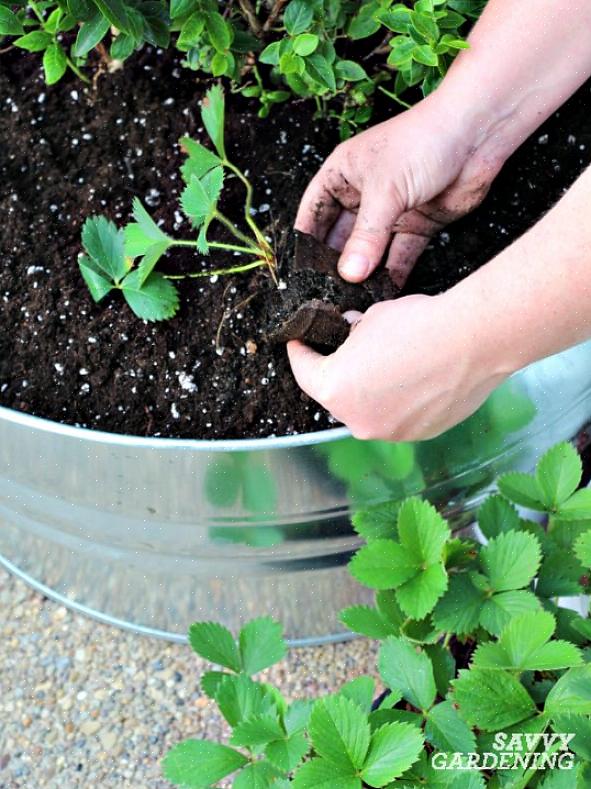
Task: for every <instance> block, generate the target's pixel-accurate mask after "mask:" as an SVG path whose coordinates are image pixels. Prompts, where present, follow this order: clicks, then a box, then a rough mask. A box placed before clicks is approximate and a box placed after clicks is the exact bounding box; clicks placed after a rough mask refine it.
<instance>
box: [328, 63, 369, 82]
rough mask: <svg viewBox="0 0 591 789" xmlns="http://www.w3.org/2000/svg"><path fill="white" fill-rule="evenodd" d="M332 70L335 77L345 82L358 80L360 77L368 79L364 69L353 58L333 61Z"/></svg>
mask: <svg viewBox="0 0 591 789" xmlns="http://www.w3.org/2000/svg"><path fill="white" fill-rule="evenodd" d="M334 71H335V74H336V76H337V79H344V80H346V81H347V82H359V80H362V79H369V77H368V75H367V72H366V70H365V69H364V68H363V66H360V65H359V63H355V61H354V60H338V61H337V62H336V63H335V66H334Z"/></svg>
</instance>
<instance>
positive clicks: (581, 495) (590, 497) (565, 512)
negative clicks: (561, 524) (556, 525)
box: [558, 488, 591, 521]
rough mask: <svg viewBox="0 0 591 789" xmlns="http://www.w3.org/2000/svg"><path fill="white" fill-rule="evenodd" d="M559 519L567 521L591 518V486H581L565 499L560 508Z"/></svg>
mask: <svg viewBox="0 0 591 789" xmlns="http://www.w3.org/2000/svg"><path fill="white" fill-rule="evenodd" d="M558 517H559V519H560V520H561V521H562V520H565V521H584V520H591V488H581V490H577V492H576V493H573V495H572V496H571V497H570V499H568V501H565V502H564V504H562V505H561V506H560V507H559V510H558Z"/></svg>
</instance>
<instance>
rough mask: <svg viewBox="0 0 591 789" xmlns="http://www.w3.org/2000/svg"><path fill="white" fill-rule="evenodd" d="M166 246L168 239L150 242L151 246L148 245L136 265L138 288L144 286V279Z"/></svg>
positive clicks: (167, 245)
mask: <svg viewBox="0 0 591 789" xmlns="http://www.w3.org/2000/svg"><path fill="white" fill-rule="evenodd" d="M168 247H169V243H168V241H160V242H157V243H156V244H152V246H151V247H148V249H147V250H146V254H145V255H144V256H143V258H142V259H141V261H140V263H139V265H138V267H137V284H138V285H139V287H140V288H142V287H143V286H144V284H145V283H146V280H147V279H148V277H149V276H150V274H151V273H152V271H153V270H154V267H155V266H156V264H157V263H158V261H159V260H160V258H161V257H162V255H163V254H164V253H165V252H166V250H167V249H168ZM124 288H125V286H124Z"/></svg>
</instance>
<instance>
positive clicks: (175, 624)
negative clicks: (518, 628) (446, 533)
mask: <svg viewBox="0 0 591 789" xmlns="http://www.w3.org/2000/svg"><path fill="white" fill-rule="evenodd" d="M590 420H591V343H585V344H583V345H580V346H577V347H576V348H572V349H570V350H569V351H566V352H564V353H562V354H559V355H557V356H554V357H551V358H550V359H545V360H544V361H542V362H538V363H537V364H535V365H532V366H531V367H529V368H527V369H526V370H524V371H522V372H521V373H519V374H518V375H516V376H513V378H511V379H510V380H509V381H508V382H506V383H505V384H504V385H503V386H502V387H501V388H500V389H499V390H497V391H496V392H495V393H494V394H493V395H492V396H491V397H490V398H489V400H488V401H487V403H485V405H484V406H483V407H482V408H481V409H480V410H479V411H478V413H477V414H475V415H474V416H472V417H471V418H470V419H468V420H466V422H464V423H463V424H461V425H459V426H458V427H457V428H454V429H453V430H451V431H449V432H448V433H446V434H445V435H443V436H441V437H440V438H437V439H434V440H432V441H427V442H420V443H416V444H388V443H385V442H360V441H356V440H355V439H353V438H351V437H350V435H349V434H348V432H347V431H346V430H345V429H335V430H328V431H324V432H321V433H315V434H308V435H305V436H289V437H284V438H269V439H254V440H242V441H240V440H237V441H197V440H195V441H190V440H173V439H160V438H153V439H146V438H136V437H132V436H119V435H114V434H108V433H100V432H95V431H88V430H82V429H79V428H72V427H67V426H64V425H59V424H56V423H53V422H48V421H46V420H42V419H38V418H36V417H31V416H27V415H24V414H20V413H17V412H15V411H10V410H7V409H0V557H3V559H0V561H2V560H3V561H4V563H5V564H6V566H8V567H9V569H11V570H12V571H14V572H18V573H19V574H21V576H23V577H24V578H25V580H27V581H28V582H30V583H31V582H32V583H34V584H37V585H38V586H39V587H40V588H42V590H43V592H44V593H45V594H53V595H55V596H57V597H59V599H61V600H62V601H63V602H65V603H66V604H70V605H75V606H77V607H78V608H79V609H80V610H83V611H84V612H85V613H90V614H94V615H96V616H98V617H99V618H102V619H103V620H104V621H111V622H113V623H115V624H119V625H126V626H128V627H132V628H135V629H137V630H138V632H144V633H145V632H148V633H153V634H154V635H160V636H165V637H166V636H168V637H171V638H181V637H182V636H183V634H184V633H185V631H186V629H187V626H188V624H189V623H190V622H192V621H194V620H196V619H200V618H215V619H219V620H221V621H224V622H225V623H226V624H227V625H228V626H230V627H232V628H236V627H238V625H239V624H240V622H242V621H244V620H245V619H248V618H250V617H252V616H256V615H260V614H271V615H273V616H275V617H278V618H280V619H281V620H282V621H283V622H284V623H285V626H286V631H287V635H288V636H289V638H290V639H292V640H294V641H300V642H301V641H309V640H312V641H319V640H324V639H327V638H329V639H330V638H334V637H342V636H343V634H342V631H341V630H340V629H339V625H338V623H337V621H336V619H337V617H336V614H337V612H338V611H339V610H340V609H341V608H343V607H345V606H346V605H351V604H355V603H362V602H366V601H367V599H368V595H367V593H366V592H365V591H364V590H361V589H360V588H359V587H358V586H357V584H355V583H353V582H352V581H351V580H350V579H349V578H348V574H347V571H346V563H347V560H348V558H349V556H350V555H351V552H352V551H354V550H355V548H356V547H357V545H358V540H357V538H356V536H355V535H354V533H353V532H352V531H351V527H350V522H349V516H350V512H351V510H354V509H356V508H360V507H364V506H368V505H370V504H375V503H379V502H381V501H385V500H389V499H394V498H400V497H403V496H406V495H409V494H412V493H420V494H422V495H426V496H428V497H429V498H430V499H431V500H432V501H433V502H435V503H436V504H437V505H438V506H440V507H441V508H442V510H444V511H445V512H446V513H447V514H448V515H449V516H450V517H451V518H452V521H453V523H454V525H455V526H456V527H461V526H462V525H465V523H466V522H467V521H468V520H469V517H470V516H469V513H470V511H471V510H472V509H473V508H474V507H475V506H476V505H477V503H478V502H479V501H480V500H481V498H482V497H483V495H484V494H485V492H486V490H487V489H488V488H489V487H490V485H491V483H492V481H493V479H494V477H495V475H496V474H497V473H498V472H499V471H502V470H505V469H507V468H521V469H529V468H531V467H532V466H533V464H534V462H535V459H536V458H537V456H538V455H539V454H540V453H541V452H543V451H544V449H546V448H547V447H549V446H550V445H552V444H553V443H554V442H556V441H558V440H560V439H564V438H570V437H572V436H574V435H575V434H576V433H577V432H578V431H579V430H580V429H581V427H582V426H583V425H585V424H586V423H587V422H589V421H590Z"/></svg>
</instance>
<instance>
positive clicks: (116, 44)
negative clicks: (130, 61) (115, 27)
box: [109, 33, 136, 60]
mask: <svg viewBox="0 0 591 789" xmlns="http://www.w3.org/2000/svg"><path fill="white" fill-rule="evenodd" d="M135 48H136V41H135V38H134V37H133V36H130V35H128V34H127V33H119V35H118V36H117V38H115V39H113V40H112V41H111V49H110V52H109V54H110V55H111V57H112V58H113V60H125V59H126V58H128V57H129V56H130V55H131V53H132V52H133V51H134V49H135Z"/></svg>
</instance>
